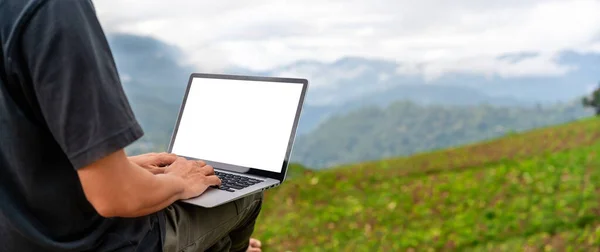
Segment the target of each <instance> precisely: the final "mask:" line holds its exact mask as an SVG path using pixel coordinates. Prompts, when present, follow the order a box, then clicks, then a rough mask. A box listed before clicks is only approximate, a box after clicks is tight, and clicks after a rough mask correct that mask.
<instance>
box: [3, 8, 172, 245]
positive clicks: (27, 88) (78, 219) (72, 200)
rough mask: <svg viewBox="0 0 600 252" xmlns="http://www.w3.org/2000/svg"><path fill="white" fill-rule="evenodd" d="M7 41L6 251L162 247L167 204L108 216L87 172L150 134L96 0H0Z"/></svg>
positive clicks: (4, 191)
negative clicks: (162, 209) (90, 195)
mask: <svg viewBox="0 0 600 252" xmlns="http://www.w3.org/2000/svg"><path fill="white" fill-rule="evenodd" d="M0 42H1V44H0V49H1V50H0V59H1V61H0V77H1V78H0V251H2V252H4V251H25V252H26V251H136V250H137V251H161V250H162V249H161V247H162V246H161V244H162V242H161V240H162V239H163V237H164V236H163V235H162V233H163V232H161V229H162V228H161V227H164V215H163V213H157V214H153V215H149V216H146V217H141V218H103V217H102V216H100V215H98V213H97V212H96V211H95V210H94V208H93V207H92V206H91V204H90V203H89V202H88V201H87V200H86V198H85V195H84V193H83V190H82V188H81V184H80V182H79V179H78V177H77V172H76V170H77V169H79V168H82V167H84V166H86V165H89V164H90V163H92V162H94V161H96V160H98V159H100V158H102V157H105V156H106V155H108V154H110V153H113V152H115V151H117V150H119V149H122V148H124V147H126V146H127V145H129V144H131V143H132V142H133V141H135V140H137V139H139V138H140V137H141V136H142V135H143V131H142V129H141V128H140V126H139V124H138V123H137V121H136V119H135V117H134V115H133V113H132V110H131V108H130V106H129V103H128V100H127V98H126V96H125V94H124V92H123V88H122V86H121V83H120V80H119V75H118V73H117V70H116V67H115V63H114V60H113V57H112V54H111V51H110V48H109V45H108V43H107V41H106V38H105V36H104V33H103V31H102V28H101V26H100V24H99V22H98V20H97V17H96V14H95V10H94V8H93V5H92V3H91V2H90V0H0ZM107 186H109V185H107Z"/></svg>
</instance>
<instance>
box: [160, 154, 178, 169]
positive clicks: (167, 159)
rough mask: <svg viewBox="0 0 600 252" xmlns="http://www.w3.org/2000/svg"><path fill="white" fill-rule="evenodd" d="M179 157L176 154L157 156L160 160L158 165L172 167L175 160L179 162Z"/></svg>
mask: <svg viewBox="0 0 600 252" xmlns="http://www.w3.org/2000/svg"><path fill="white" fill-rule="evenodd" d="M177 158H178V157H177V155H175V154H171V153H164V152H163V153H159V154H157V159H158V165H160V166H165V165H170V164H172V163H173V162H175V160H177Z"/></svg>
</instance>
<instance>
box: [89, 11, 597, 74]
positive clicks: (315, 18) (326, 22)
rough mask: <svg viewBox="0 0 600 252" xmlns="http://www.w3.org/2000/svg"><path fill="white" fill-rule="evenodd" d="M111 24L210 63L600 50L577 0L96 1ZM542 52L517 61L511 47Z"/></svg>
mask: <svg viewBox="0 0 600 252" xmlns="http://www.w3.org/2000/svg"><path fill="white" fill-rule="evenodd" d="M95 4H96V7H97V9H98V11H99V16H100V19H101V22H102V23H103V25H104V26H105V28H106V29H107V30H108V31H109V32H110V31H113V32H114V31H120V32H130V33H135V34H143V35H151V36H153V37H156V38H158V39H161V40H164V41H166V42H168V43H170V44H174V45H177V46H180V47H181V48H182V49H183V50H184V51H185V52H186V54H187V55H189V59H187V60H189V61H191V62H193V63H196V64H198V65H200V66H202V67H203V68H207V67H208V68H214V69H218V68H222V67H223V66H225V65H238V66H242V67H247V68H250V69H254V70H264V69H269V68H274V67H276V66H280V65H283V64H288V63H291V62H294V61H297V60H301V59H313V60H320V61H326V62H329V61H334V60H336V59H339V58H341V57H344V56H364V57H369V58H374V57H376V58H384V59H391V60H395V61H397V62H402V63H404V64H403V68H402V69H399V71H400V72H409V73H420V74H425V75H426V77H427V78H435V77H436V76H439V75H441V74H443V73H446V72H449V71H450V72H456V71H458V72H477V73H482V74H498V75H501V76H515V75H548V74H551V75H555V74H561V73H564V72H565V71H567V70H569V68H568V66H560V65H557V64H556V63H554V61H553V57H554V56H555V54H556V53H557V52H558V51H561V50H568V49H571V50H576V51H577V50H579V51H594V52H600V45H599V42H598V38H597V36H598V34H600V15H597V12H598V10H600V1H594V0H573V1H552V0H504V1H493V0H487V1H484V0H456V1H446V0H420V1H412V0H362V1H358V0H337V1H322V0H296V1H277V0H254V1H244V0H237V1H233V0H229V1H213V0H170V1H163V0H96V1H95ZM521 51H534V52H539V53H540V54H539V56H538V57H534V58H529V59H527V60H524V61H521V62H519V63H517V64H510V63H508V62H504V61H502V60H499V59H497V58H498V56H500V55H503V54H506V53H514V52H521Z"/></svg>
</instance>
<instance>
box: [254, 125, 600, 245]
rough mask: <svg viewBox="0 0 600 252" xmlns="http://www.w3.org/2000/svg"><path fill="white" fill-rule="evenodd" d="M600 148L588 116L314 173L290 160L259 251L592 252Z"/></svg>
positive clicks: (599, 236)
mask: <svg viewBox="0 0 600 252" xmlns="http://www.w3.org/2000/svg"><path fill="white" fill-rule="evenodd" d="M599 151H600V121H599V120H590V119H587V120H583V121H577V122H573V123H569V124H565V125H562V126H557V127H550V128H543V129H538V130H534V131H530V132H526V133H519V134H514V133H513V134H510V135H509V136H507V137H505V138H500V139H497V140H493V141H487V142H483V143H478V144H472V145H468V146H463V147H457V148H452V149H447V150H441V151H436V152H431V153H423V154H419V155H415V156H412V157H403V158H396V159H387V160H379V161H372V162H365V163H358V164H354V165H346V166H340V167H335V168H333V169H328V170H322V171H319V172H306V171H305V170H304V169H303V168H302V167H300V166H292V167H293V168H292V170H293V171H294V172H293V173H294V174H295V175H293V176H291V178H290V179H289V181H287V182H286V183H284V184H283V185H282V186H281V187H279V188H275V189H272V190H269V191H267V192H266V194H265V197H266V199H265V203H264V207H263V211H262V212H261V215H260V216H259V220H258V222H257V227H256V232H255V236H257V238H260V239H262V241H263V244H264V251H447V250H460V251H595V249H597V248H599V247H600V194H599V193H600V169H598V168H599V167H600V156H599V155H598V154H599V153H600V152H599ZM305 172H306V173H305ZM298 174H304V175H302V176H298Z"/></svg>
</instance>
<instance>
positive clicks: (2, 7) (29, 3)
mask: <svg viewBox="0 0 600 252" xmlns="http://www.w3.org/2000/svg"><path fill="white" fill-rule="evenodd" d="M74 4H82V5H90V6H92V7H93V3H92V2H91V0H0V38H2V42H4V43H6V42H7V41H8V40H10V39H14V38H16V36H18V35H17V34H18V32H19V31H20V30H21V29H23V28H25V27H26V26H27V25H28V23H29V21H30V20H31V19H32V18H33V17H34V16H35V15H36V14H38V12H40V11H44V10H48V9H53V10H56V9H62V8H73V7H74ZM49 5H51V6H52V7H54V8H43V7H45V6H46V7H47V6H49Z"/></svg>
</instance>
